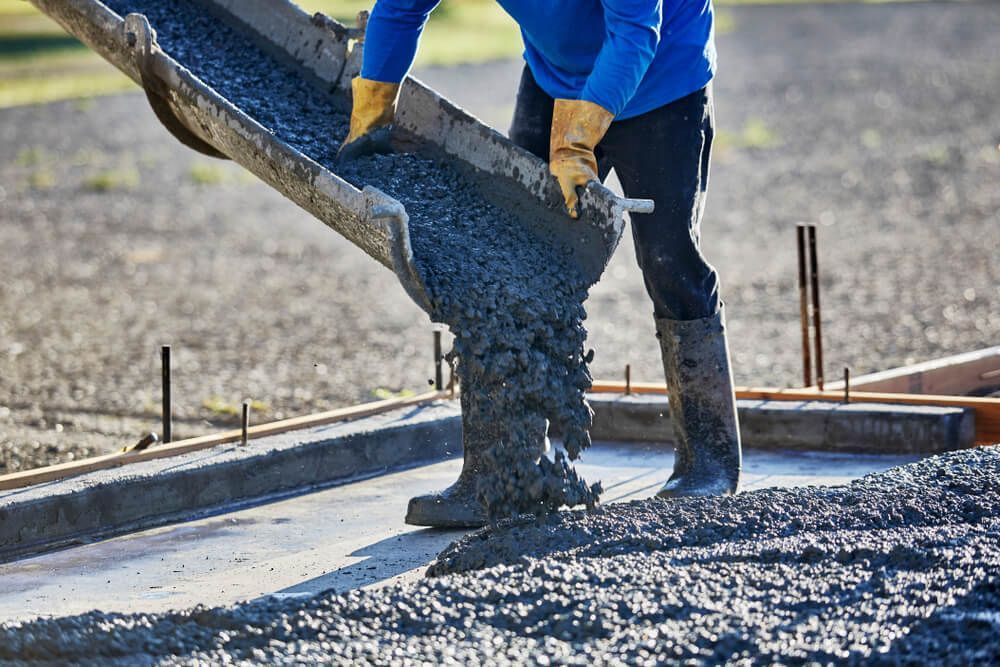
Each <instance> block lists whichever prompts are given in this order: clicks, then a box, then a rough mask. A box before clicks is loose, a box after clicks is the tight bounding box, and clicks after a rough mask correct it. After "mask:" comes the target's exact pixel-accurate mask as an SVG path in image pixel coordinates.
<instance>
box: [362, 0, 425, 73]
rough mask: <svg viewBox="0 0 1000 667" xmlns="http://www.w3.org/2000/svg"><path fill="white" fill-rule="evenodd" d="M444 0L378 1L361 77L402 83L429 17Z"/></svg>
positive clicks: (367, 33) (366, 35)
mask: <svg viewBox="0 0 1000 667" xmlns="http://www.w3.org/2000/svg"><path fill="white" fill-rule="evenodd" d="M440 1H441V0H378V1H377V2H376V3H375V7H374V8H372V13H371V16H369V17H368V29H367V30H366V31H365V50H364V61H363V62H362V65H361V76H362V77H363V78H365V79H369V80H371V81H384V82H387V83H399V82H400V81H402V80H403V78H404V77H405V76H406V73H407V72H408V71H409V70H410V66H411V65H412V64H413V59H414V57H415V56H416V54H417V42H418V41H419V39H420V33H421V31H423V29H424V24H426V23H427V17H428V16H429V15H430V13H431V11H433V10H434V8H435V7H437V5H438V3H439V2H440Z"/></svg>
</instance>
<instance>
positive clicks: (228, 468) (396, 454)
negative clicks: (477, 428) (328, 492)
mask: <svg viewBox="0 0 1000 667" xmlns="http://www.w3.org/2000/svg"><path fill="white" fill-rule="evenodd" d="M461 452H462V437H461V415H460V413H459V409H458V406H457V405H454V404H449V403H434V404H430V405H426V406H419V407H416V408H404V409H401V410H397V411H393V412H388V413H385V414H381V415H376V416H373V417H367V418H363V419H358V420H354V421H350V422H341V423H337V424H331V425H327V426H320V427H314V428H310V429H303V430H302V431H295V432H292V433H284V434H280V435H276V436H271V437H267V438H261V439H259V440H254V441H251V443H250V444H249V445H247V446H246V447H241V446H239V445H234V444H229V445H219V446H218V447H213V448H211V449H209V450H205V451H200V452H192V453H191V454H187V455H182V456H177V457H172V458H169V459H160V460H155V461H148V462H144V463H137V464H134V465H130V466H125V467H122V468H115V469H112V470H102V471H98V472H94V473H89V474H86V475H81V476H79V477H75V478H70V479H65V480H60V481H57V482H52V483H49V484H41V485H37V486H34V487H29V488H26V489H17V490H12V491H5V492H0V562H4V561H9V560H13V559H16V558H19V557H23V556H25V555H28V554H32V553H38V552H41V551H48V550H51V549H55V548H60V547H64V546H68V545H71V544H74V543H79V542H84V541H92V540H95V539H103V538H107V537H112V536H114V535H119V534H123V533H126V532H131V531H134V530H140V529H145V528H151V527H155V526H159V525H164V524H167V523H172V522H174V521H177V520H180V519H189V518H191V517H192V516H197V515H201V516H204V515H207V514H213V513H219V512H222V511H228V510H231V509H233V508H235V507H238V506H246V505H252V504H256V503H260V502H267V501H270V500H274V499H276V498H278V497H283V496H289V495H295V494H298V493H305V492H308V491H311V490H315V489H318V488H323V487H328V486H333V485H337V484H343V483H346V482H348V481H352V480H357V479H359V478H365V477H372V476H376V475H381V474H385V473H388V472H394V471H397V470H404V469H406V468H410V467H414V466H418V465H423V464H427V463H431V462H434V461H439V460H442V459H445V458H449V457H453V456H458V455H461Z"/></svg>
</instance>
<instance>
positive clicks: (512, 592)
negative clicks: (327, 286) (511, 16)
mask: <svg viewBox="0 0 1000 667" xmlns="http://www.w3.org/2000/svg"><path fill="white" fill-rule="evenodd" d="M108 4H109V6H111V7H112V8H113V9H115V10H116V11H117V12H119V13H120V14H125V13H127V12H129V11H142V12H143V13H145V14H147V16H149V18H150V21H151V23H152V24H153V26H154V28H155V29H156V30H157V33H158V38H159V41H160V44H161V46H163V48H164V49H165V50H167V51H168V52H169V53H171V55H173V56H174V57H175V58H177V59H178V60H179V61H180V62H181V63H182V64H184V65H185V66H187V67H188V68H190V69H191V70H192V71H193V72H194V73H195V74H196V75H198V76H199V77H201V78H202V79H204V80H205V81H206V82H207V83H209V85H212V86H213V87H215V88H216V89H217V90H219V92H220V93H222V94H223V95H224V96H226V97H227V98H228V99H230V100H231V101H232V102H234V103H235V104H237V105H238V106H239V107H240V108H242V109H243V110H245V111H247V112H248V113H249V114H250V115H251V116H253V117H254V118H256V119H257V120H258V121H259V122H261V124H262V125H264V126H265V127H268V128H271V129H272V130H273V131H274V132H275V134H276V135H278V136H279V137H280V138H282V139H283V140H285V141H286V142H287V143H289V144H290V145H293V146H294V147H296V148H297V149H299V150H301V151H303V152H304V153H306V154H307V155H309V156H310V157H312V158H313V159H315V160H317V161H319V162H321V163H323V164H326V165H329V166H331V167H332V168H333V170H334V171H336V172H337V173H338V174H340V175H342V176H344V177H345V178H348V179H349V180H351V181H352V182H355V183H358V184H361V183H367V184H371V185H374V186H376V187H379V188H380V189H382V190H384V191H386V192H387V193H388V194H390V195H392V196H394V197H396V198H397V199H399V200H400V201H401V202H402V203H403V204H404V205H405V206H406V208H407V210H408V212H409V214H410V224H411V232H412V237H413V245H414V254H415V256H416V257H417V261H418V264H419V266H420V268H421V270H422V271H423V272H424V279H425V281H426V282H427V284H428V288H429V290H430V292H431V297H432V302H433V308H434V311H435V316H436V319H440V320H442V321H445V322H447V323H448V324H449V326H451V327H452V329H453V331H454V332H455V333H456V337H457V338H456V351H457V353H458V356H459V358H460V360H461V363H460V374H461V376H462V378H463V380H465V381H466V386H467V387H468V386H476V384H477V383H479V382H480V379H481V378H510V379H513V378H517V381H516V382H510V383H507V384H506V386H504V385H503V383H501V382H498V381H494V382H491V384H492V386H493V387H494V388H499V389H502V391H497V392H493V393H492V396H491V398H493V401H484V402H483V403H484V404H485V405H489V406H491V407H490V408H489V409H491V410H496V412H495V413H494V414H502V415H504V417H505V419H504V420H503V421H505V422H506V423H508V424H509V423H510V422H511V419H510V417H511V415H516V416H517V417H518V419H517V420H516V423H513V424H512V425H511V426H510V427H509V428H508V432H507V434H506V435H507V438H506V440H504V441H503V444H502V447H503V448H500V447H498V448H495V450H494V451H493V452H491V453H490V456H492V457H493V459H494V461H495V463H496V464H497V465H496V468H497V469H500V470H507V471H509V472H510V475H509V476H507V477H504V478H499V477H496V478H494V480H493V481H494V486H492V487H490V488H487V489H484V492H485V497H486V499H488V500H491V501H492V506H491V511H492V512H493V513H494V514H497V515H504V514H511V513H516V512H519V511H525V510H534V511H539V510H542V511H547V510H551V509H554V508H556V507H558V506H560V505H563V504H570V505H575V504H580V503H581V502H584V503H588V502H592V501H593V500H594V495H595V492H596V489H591V488H590V487H588V486H587V485H586V484H585V483H584V482H583V481H582V480H579V479H578V478H576V477H575V476H574V475H573V473H572V471H571V470H570V469H569V467H568V466H567V465H566V464H565V462H556V463H553V464H549V465H548V466H547V467H545V468H543V467H541V466H534V465H528V466H525V465H523V464H519V466H520V467H516V466H515V467H511V466H509V465H508V464H507V463H506V462H509V461H515V460H516V461H524V460H525V458H526V457H524V456H517V452H523V451H525V450H528V451H536V450H537V449H538V447H539V445H540V440H541V438H540V435H539V434H540V433H543V432H544V424H545V420H546V419H554V420H557V421H558V422H559V425H560V426H561V427H562V430H563V432H564V433H567V434H568V436H569V437H568V441H569V443H570V444H569V447H568V450H569V452H570V454H571V455H573V454H576V453H578V452H579V451H580V450H581V449H583V448H584V447H585V446H586V444H587V437H586V428H587V426H588V425H589V412H588V411H587V409H586V406H585V404H584V402H583V396H582V391H583V389H584V388H585V387H586V385H587V382H588V380H589V376H588V374H587V366H586V359H585V358H584V355H583V341H584V337H585V332H584V330H583V327H582V319H583V317H584V312H583V308H582V305H581V304H582V301H583V299H584V298H585V297H586V290H587V288H588V287H589V286H588V285H586V284H585V282H584V281H582V279H580V277H579V274H578V273H577V272H576V271H575V270H574V268H573V266H572V264H571V263H570V262H569V261H568V260H567V258H565V257H563V256H561V255H560V254H558V252H555V251H554V249H552V248H550V247H548V246H545V245H544V244H541V243H540V242H538V241H537V240H535V239H533V238H530V237H527V236H524V235H522V232H521V231H520V228H519V226H518V225H517V224H516V222H515V221H513V220H511V219H510V217H509V214H507V213H506V212H504V211H502V210H500V209H497V208H495V207H493V206H492V205H490V204H489V203H487V202H486V201H485V200H484V199H483V198H482V196H481V195H479V194H478V192H477V190H476V186H475V185H474V184H472V183H470V182H469V181H466V180H465V179H463V178H462V177H461V176H460V175H459V174H458V173H457V172H456V171H454V170H453V169H451V168H450V167H449V166H448V165H445V164H442V163H439V162H437V161H435V160H433V159H430V158H424V157H420V156H416V155H394V156H377V157H372V158H365V159H363V160H359V161H358V162H355V163H352V165H351V166H350V167H349V171H345V169H344V168H338V167H337V166H336V164H335V154H336V150H337V148H338V147H339V144H338V140H339V138H341V137H343V136H344V135H345V134H346V117H345V116H344V115H343V114H342V113H339V112H337V111H336V110H335V109H334V108H333V105H332V104H331V101H330V99H329V98H327V97H326V96H324V95H322V94H320V93H318V92H316V91H315V90H314V89H312V88H311V87H309V86H308V85H307V84H305V83H303V82H302V81H301V80H300V79H299V78H298V77H297V76H296V75H295V74H294V73H293V72H291V71H289V70H288V69H286V68H284V67H283V66H281V65H279V64H277V63H275V62H274V61H272V60H271V59H270V58H269V57H268V56H266V55H265V54H263V53H261V52H260V51H259V50H257V49H256V48H254V47H253V46H252V45H251V44H250V43H249V42H247V40H245V39H243V38H242V37H241V36H240V35H238V34H236V33H234V32H233V31H231V30H229V29H228V28H225V27H224V26H221V25H220V24H218V23H217V22H216V21H215V19H212V18H210V17H207V16H205V15H203V14H201V13H200V12H199V11H198V10H197V9H195V8H194V7H192V6H191V5H189V4H187V3H184V2H158V3H154V4H153V6H140V4H141V5H147V4H150V3H138V2H125V1H113V2H109V3H108ZM473 241H474V242H473ZM470 294H474V295H475V297H476V298H475V302H474V303H469V298H468V297H469V295H470ZM500 342H502V343H503V347H502V348H501V347H500V346H499V343H500ZM543 461H544V462H548V459H543ZM511 488H521V489H533V491H532V493H531V494H528V495H527V496H523V495H522V496H517V495H513V494H511V493H510V492H509V491H510V490H511ZM998 491H1000V451H998V450H997V449H996V448H990V449H981V450H976V451H970V452H963V453H958V454H952V455H948V456H943V457H936V458H934V459H929V460H927V461H924V462H921V463H918V464H913V465H909V466H904V467H902V468H898V469H894V470H892V471H890V472H888V473H884V474H877V475H872V476H870V477H868V478H865V479H864V480H862V481H859V482H856V483H854V484H852V485H850V486H848V487H840V488H829V489H825V488H803V489H795V490H790V491H774V490H766V491H760V492H754V493H748V494H743V495H740V496H737V497H735V498H727V499H701V500H683V501H674V502H671V503H665V502H662V501H657V500H649V501H640V502H633V503H628V504H619V505H610V506H607V507H603V508H601V509H599V510H598V511H597V512H596V513H593V514H588V513H586V512H584V511H575V512H563V513H559V514H554V515H551V516H549V517H548V518H546V519H544V520H542V521H539V522H535V521H525V520H516V521H513V522H510V521H508V522H503V523H501V524H500V525H499V526H496V527H494V528H490V529H486V530H484V531H480V532H479V533H476V534H474V535H472V536H470V537H468V538H466V539H464V540H462V541H460V542H458V543H457V544H456V545H453V546H452V547H451V548H449V549H448V550H446V551H445V552H444V553H443V554H442V555H441V556H440V557H439V560H438V562H437V563H435V564H434V565H433V566H432V567H431V570H430V572H429V574H430V575H432V576H431V578H428V579H427V580H425V581H423V582H421V583H418V584H413V585H408V586H395V587H388V588H385V589H382V590H378V591H364V592H361V591H352V592H346V593H338V592H336V591H330V592H328V593H324V594H320V595H317V596H315V597H312V598H309V599H306V600H280V601H279V600H268V601H265V602H258V603H250V604H244V605H237V606H234V607H231V608H216V609H205V608H196V609H193V610H188V611H182V612H174V613H167V614H155V615H154V614H149V615H143V614H137V615H114V614H103V613H101V612H97V611H95V612H91V613H89V614H84V615H81V616H76V617H68V618H61V619H54V620H40V621H35V622H30V623H26V624H17V625H8V626H4V627H3V628H2V629H0V659H3V660H5V661H6V660H10V661H17V660H25V661H31V660H49V661H60V662H61V661H80V662H87V661H93V662H100V663H103V664H107V663H109V662H113V661H120V662H122V663H129V664H135V663H141V662H164V663H170V662H192V661H198V660H209V661H212V662H217V661H218V662H221V661H224V660H245V661H251V662H262V661H264V662H298V661H313V660H316V661H334V662H352V663H353V662H358V661H371V662H379V663H381V662H388V661H392V660H400V661H401V660H405V659H413V658H415V657H417V656H419V659H426V660H432V661H435V662H443V661H449V660H451V661H455V662H470V661H476V660H483V659H490V660H496V661H517V662H524V661H537V660H539V659H540V658H541V657H542V656H547V657H549V658H551V659H554V660H557V661H566V662H586V663H589V662H595V661H613V660H619V659H620V660H625V661H629V662H657V661H661V660H663V659H677V660H695V661H701V662H718V661H721V660H736V661H739V660H743V661H748V662H764V663H766V662H774V661H777V662H804V661H810V660H816V661H821V662H826V661H834V660H836V661H842V660H851V659H854V660H859V661H861V660H864V661H872V660H878V659H884V660H887V661H900V660H902V661H906V660H912V661H915V662H928V661H936V662H955V663H957V662H962V663H973V664H974V663H977V662H989V661H991V660H993V661H995V660H997V659H1000V640H998V637H1000V632H998V630H1000V581H998V574H1000V555H998V554H1000V550H998V547H1000V511H998V510H1000V495H998ZM515 498H520V499H519V500H515ZM483 568H485V569H483Z"/></svg>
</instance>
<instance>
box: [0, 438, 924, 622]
mask: <svg viewBox="0 0 1000 667" xmlns="http://www.w3.org/2000/svg"><path fill="white" fill-rule="evenodd" d="M916 458H918V457H916V456H913V455H895V456H887V455H878V456H873V455H858V454H851V455H845V454H834V453H805V452H774V451H755V450H749V451H747V452H746V453H745V459H744V476H743V488H744V489H745V490H749V489H758V488H764V487H770V486H795V485H806V484H841V483H845V482H847V481H849V480H851V479H854V478H856V477H859V476H862V475H864V474H867V473H870V472H875V471H880V470H884V469H886V468H889V467H891V466H894V465H899V464H902V463H906V462H909V461H913V460H916ZM672 466H673V454H672V451H671V450H670V448H669V447H665V446H663V445H656V444H623V443H616V444H608V443H598V444H595V446H594V447H593V448H592V449H591V450H589V451H588V452H587V453H586V454H585V457H584V462H583V463H582V464H581V465H580V466H579V467H578V469H579V470H580V471H581V473H582V474H583V475H584V476H585V477H586V478H587V479H588V480H596V479H601V480H602V481H603V482H604V487H605V493H604V502H605V503H610V502H619V501H622V500H631V499H635V498H644V497H648V496H650V495H652V494H653V493H655V491H656V490H657V489H658V488H659V486H660V485H661V484H662V483H663V482H664V481H665V480H666V478H667V476H668V475H669V472H670V470H671V468H672ZM459 467H460V462H459V460H457V459H452V460H448V461H444V462H440V463H436V464H432V465H426V466H422V467H418V468H412V469H410V470H406V471H403V472H397V473H392V474H387V475H382V476H378V477H374V478H370V479H366V480H361V481H355V482H352V483H348V484H344V485H342V486H337V487H334V488H328V489H326V490H322V491H318V492H315V493H310V494H305V495H300V496H296V497H292V498H288V499H285V500H280V501H276V502H272V503H269V504H264V505H258V506H255V507H251V508H246V509H241V510H238V511H233V512H230V513H227V514H222V515H217V516H212V517H207V518H202V519H198V520H193V521H188V522H185V523H178V524H174V525H171V526H166V527H161V528H153V529H148V530H145V531H142V532H137V533H132V534H129V535H125V536H122V537H117V538H113V539H110V540H106V541H100V542H94V543H91V544H84V545H81V546H76V547H73V548H69V549H65V550H62V551H56V552H51V553H47V554H43V555H39V556H35V557H30V558H26V559H23V560H20V561H16V562H11V563H7V564H2V565H0V620H12V619H24V618H30V617H34V616H56V615H65V614H75V613H81V612H84V611H88V610H90V609H94V608H98V609H102V610H105V611H122V612H125V611H139V610H143V611H159V610H166V609H171V608H181V607H189V606H192V605H195V604H199V603H201V604H205V605H221V604H229V603H233V602H236V601H238V600H244V599H253V598H257V597H260V596H264V595H268V594H275V595H283V596H288V595H306V594H310V593H315V592H318V591H321V590H325V589H329V588H333V589H336V590H348V589H352V588H359V587H368V586H380V585H385V584H388V583H394V582H398V581H408V580H413V579H416V578H419V577H420V576H421V574H422V572H423V570H424V568H425V566H426V565H427V564H428V563H429V562H430V561H431V560H432V559H433V558H434V556H435V555H436V554H437V553H438V552H439V551H440V550H441V549H443V548H444V547H445V546H447V544H448V543H449V542H451V541H452V540H454V539H456V538H457V537H458V536H460V535H461V534H462V533H461V532H460V531H441V530H433V529H418V528H414V527H411V526H406V525H405V524H403V514H404V512H405V509H406V502H407V500H408V499H409V497H410V496H412V495H416V494H421V493H426V492H429V491H433V490H436V489H440V488H442V487H444V486H446V485H447V484H449V483H451V481H453V479H454V478H455V477H456V475H457V474H458V470H459Z"/></svg>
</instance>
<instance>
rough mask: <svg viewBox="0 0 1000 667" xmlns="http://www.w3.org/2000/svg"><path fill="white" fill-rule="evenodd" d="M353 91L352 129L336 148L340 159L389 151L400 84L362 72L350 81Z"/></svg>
mask: <svg viewBox="0 0 1000 667" xmlns="http://www.w3.org/2000/svg"><path fill="white" fill-rule="evenodd" d="M351 91H352V93H353V94H354V103H353V105H352V107H351V129H350V131H349V132H348V134H347V138H346V139H344V143H343V144H342V145H341V146H340V150H339V151H337V157H338V159H340V160H350V159H353V158H356V157H360V156H362V155H370V154H371V153H388V152H390V150H391V148H390V146H389V126H390V125H391V124H392V119H393V116H395V114H396V98H397V97H398V96H399V84H398V83H385V82H383V81H372V80H371V79H364V78H362V77H360V76H359V77H355V78H354V79H353V80H352V81H351Z"/></svg>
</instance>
